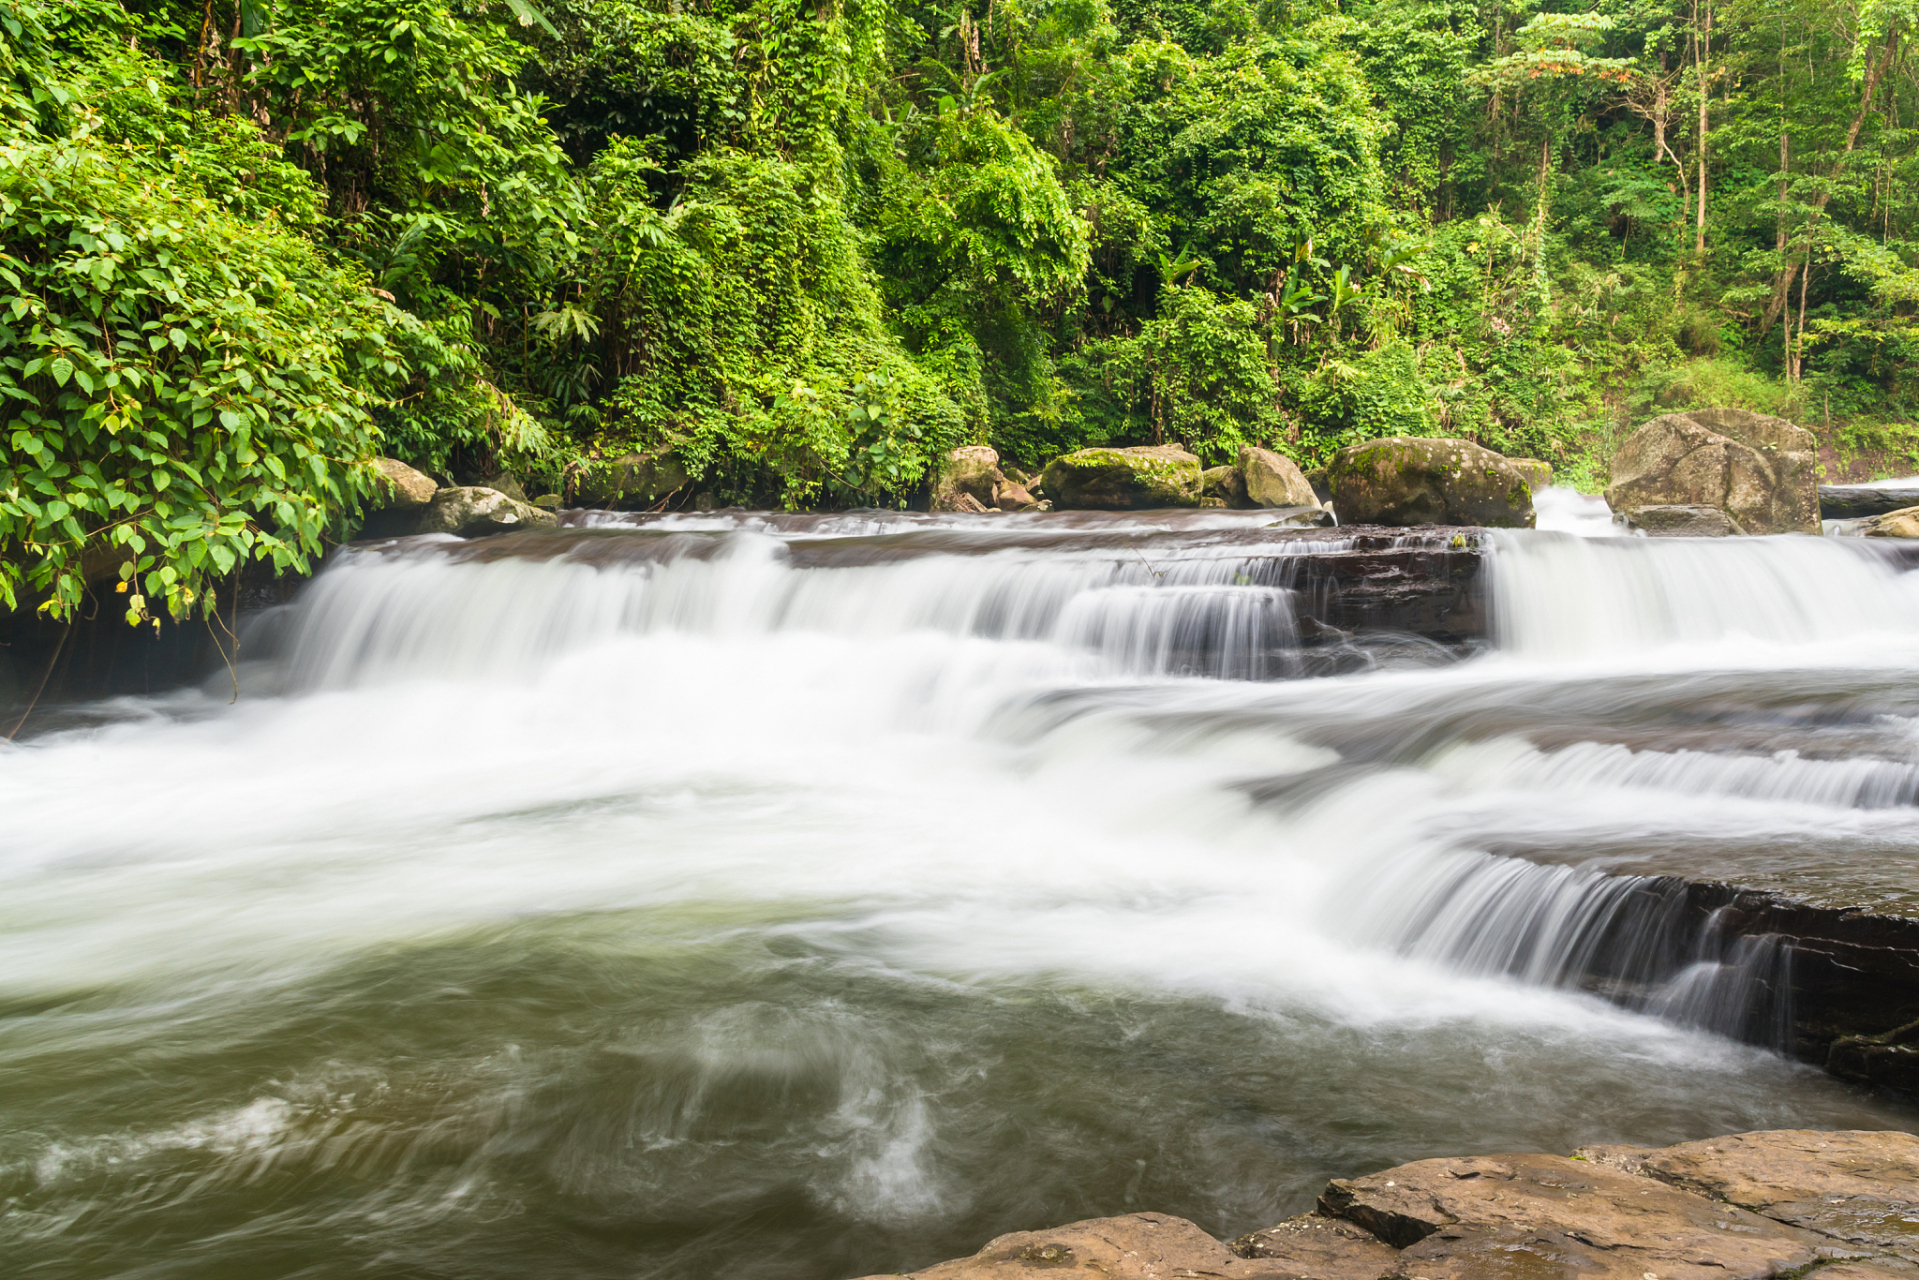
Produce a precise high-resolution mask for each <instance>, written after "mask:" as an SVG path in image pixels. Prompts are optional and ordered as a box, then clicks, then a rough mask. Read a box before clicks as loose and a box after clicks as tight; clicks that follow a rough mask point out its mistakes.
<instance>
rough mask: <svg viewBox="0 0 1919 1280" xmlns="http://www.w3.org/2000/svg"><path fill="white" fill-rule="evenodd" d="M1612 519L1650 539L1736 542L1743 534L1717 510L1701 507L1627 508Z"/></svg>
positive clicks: (1742, 530)
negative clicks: (1716, 539) (1704, 539)
mask: <svg viewBox="0 0 1919 1280" xmlns="http://www.w3.org/2000/svg"><path fill="white" fill-rule="evenodd" d="M1616 518H1617V519H1619V520H1620V521H1621V522H1622V523H1624V524H1625V526H1626V527H1627V528H1629V529H1637V530H1638V531H1640V532H1641V533H1644V534H1646V535H1647V536H1648V537H1653V538H1738V537H1743V536H1745V532H1746V531H1745V530H1744V529H1742V528H1740V527H1739V522H1738V521H1737V520H1734V519H1733V518H1732V517H1731V516H1729V515H1727V514H1726V513H1725V512H1723V511H1721V510H1720V509H1719V508H1718V507H1708V506H1703V505H1699V506H1673V507H1629V508H1627V509H1626V510H1624V511H1621V512H1619V513H1618V515H1617V517H1616Z"/></svg>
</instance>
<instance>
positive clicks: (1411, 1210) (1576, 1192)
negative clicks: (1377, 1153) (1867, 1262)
mask: <svg viewBox="0 0 1919 1280" xmlns="http://www.w3.org/2000/svg"><path fill="white" fill-rule="evenodd" d="M1319 1208H1320V1212H1321V1213H1322V1214H1325V1215H1326V1216H1329V1217H1340V1218H1344V1219H1346V1220H1347V1221H1349V1222H1355V1223H1358V1224H1359V1225H1360V1226H1362V1227H1365V1228H1366V1229H1367V1230H1369V1231H1371V1232H1372V1233H1373V1234H1374V1235H1376V1236H1378V1237H1379V1238H1380V1239H1381V1240H1384V1241H1385V1242H1386V1243H1388V1244H1390V1245H1394V1246H1396V1247H1398V1248H1400V1249H1403V1250H1404V1252H1403V1253H1401V1254H1400V1255H1399V1258H1398V1259H1397V1261H1396V1263H1395V1265H1394V1266H1393V1268H1392V1269H1391V1270H1390V1271H1388V1272H1386V1273H1384V1274H1387V1275H1391V1276H1420V1277H1424V1278H1425V1280H1442V1278H1445V1280H1478V1278H1480V1277H1486V1276H1500V1275H1507V1276H1522V1275H1523V1276H1540V1277H1548V1276H1565V1277H1569V1278H1570V1277H1572V1276H1580V1277H1604V1278H1605V1280H1641V1278H1642V1277H1644V1276H1647V1275H1656V1276H1659V1277H1661V1280H1708V1278H1710V1280H1733V1278H1734V1277H1751V1278H1752V1280H1759V1278H1760V1277H1772V1276H1784V1275H1789V1274H1792V1273H1795V1272H1797V1271H1798V1270H1799V1269H1801V1268H1804V1267H1809V1266H1811V1265H1812V1264H1813V1263H1815V1262H1819V1261H1823V1260H1827V1259H1831V1258H1836V1257H1845V1256H1854V1257H1856V1256H1858V1251H1856V1250H1855V1251H1852V1253H1850V1254H1848V1253H1847V1252H1846V1251H1845V1250H1843V1249H1840V1250H1833V1249H1822V1248H1821V1246H1822V1245H1824V1244H1826V1243H1828V1242H1825V1241H1822V1240H1821V1239H1820V1238H1819V1237H1817V1236H1815V1235H1813V1234H1812V1233H1810V1232H1807V1231H1801V1230H1798V1229H1797V1228H1794V1227H1789V1226H1786V1225H1784V1224H1783V1223H1778V1222H1774V1221H1772V1220H1770V1219H1768V1218H1763V1217H1760V1216H1759V1215H1758V1214H1756V1213H1752V1212H1750V1211H1748V1210H1745V1209H1739V1208H1735V1207H1733V1206H1731V1205H1725V1204H1715V1203H1713V1202H1712V1201H1710V1200H1707V1199H1705V1198H1704V1197H1702V1196H1698V1195H1694V1194H1691V1193H1689V1192H1685V1191H1680V1190H1678V1189H1676V1188H1673V1187H1669V1186H1665V1185H1663V1184H1661V1183H1658V1182H1653V1181H1651V1180H1649V1179H1647V1178H1644V1177H1639V1176H1635V1175H1633V1174H1630V1173H1625V1172H1622V1171H1620V1170H1618V1169H1612V1168H1608V1167H1606V1166H1604V1165H1600V1164H1595V1163H1592V1162H1589V1161H1584V1160H1571V1159H1568V1158H1566V1157H1564V1156H1549V1155H1497V1156H1469V1157H1465V1158H1449V1159H1438V1160H1418V1161H1415V1162H1413V1163H1412V1164H1405V1165H1400V1166H1399V1167H1398V1168H1396V1169H1388V1170H1386V1171H1384V1172H1383V1173H1375V1174H1369V1175H1367V1176H1366V1177H1363V1178H1352V1179H1336V1180H1334V1181H1333V1182H1332V1183H1330V1184H1328V1186H1327V1188H1326V1191H1325V1193H1324V1194H1323V1195H1321V1196H1320V1200H1319Z"/></svg>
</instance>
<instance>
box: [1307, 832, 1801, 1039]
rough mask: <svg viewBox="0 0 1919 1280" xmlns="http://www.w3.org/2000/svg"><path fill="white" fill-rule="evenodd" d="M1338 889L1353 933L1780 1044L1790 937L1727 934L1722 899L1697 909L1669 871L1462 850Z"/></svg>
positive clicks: (1493, 973) (1468, 967)
mask: <svg viewBox="0 0 1919 1280" xmlns="http://www.w3.org/2000/svg"><path fill="white" fill-rule="evenodd" d="M1340 896H1341V898H1342V899H1343V904H1342V909H1341V914H1342V916H1343V917H1344V919H1345V921H1346V927H1347V928H1348V929H1350V930H1351V932H1352V934H1353V936H1355V937H1357V938H1360V939H1363V940H1364V941H1366V942H1368V943H1371V944H1372V945H1376V946H1384V947H1388V948H1391V949H1392V950H1394V951H1397V952H1398V953H1399V954H1401V955H1405V956H1409V957H1413V958H1416V959H1419V960H1423V961H1426V962H1429V963H1434V964H1439V965H1442V966H1444V967H1446V968H1449V969H1452V970H1455V971H1457V972H1461V973H1466V974H1471V975H1474V976H1477V977H1508V978H1516V979H1519V980H1520V981H1523V982H1526V983H1530V984H1533V985H1536V986H1546V987H1565V988H1574V989H1580V990H1589V991H1594V992H1597V993H1599V994H1602V995H1604V996H1606V997H1607V998H1609V999H1611V1000H1613V1001H1615V1002H1617V1003H1620V1004H1623V1005H1626V1006H1627V1007H1628V1008H1632V1009H1637V1010H1640V1011H1643V1012H1646V1013H1650V1014H1653V1015H1655V1016H1658V1017H1661V1018H1665V1019H1667V1020H1668V1021H1672V1022H1677V1023H1679V1024H1681V1025H1684V1026H1691V1027H1697V1028H1699V1029H1701V1030H1704V1031H1711V1032H1714V1033H1716V1034H1719V1035H1724V1036H1728V1037H1731V1038H1733V1039H1738V1040H1744V1041H1747V1042H1749V1043H1753V1044H1758V1045H1762V1046H1764V1047H1766V1048H1769V1049H1775V1050H1785V1049H1788V1048H1789V1047H1790V1045H1791V1030H1792V985H1791V972H1792V967H1791V966H1792V953H1791V946H1790V944H1789V943H1788V942H1787V941H1785V940H1784V939H1781V938H1778V937H1774V936H1770V935H1765V936H1751V935H1744V934H1740V933H1738V932H1736V931H1735V930H1733V929H1732V928H1731V927H1730V925H1731V923H1732V913H1731V912H1729V911H1728V910H1727V909H1726V908H1724V907H1719V908H1714V909H1710V910H1706V911H1704V912H1703V914H1702V910H1701V907H1700V904H1699V897H1700V896H1701V895H1700V891H1699V890H1697V889H1695V888H1694V887H1692V886H1689V885H1687V884H1685V883H1684V882H1681V881H1678V880H1674V879H1671V878H1668V877H1663V876H1619V875H1606V874H1603V873H1600V872H1595V871H1591V870H1587V869H1584V868H1579V867H1569V866H1553V865H1545V864H1540V863H1534V862H1528V861H1525V860H1523V859H1518V858H1503V857H1495V856H1492V855H1489V854H1484V853H1477V852H1467V851H1459V852H1453V853H1448V854H1441V855H1433V854H1430V853H1422V854H1419V855H1416V856H1412V857H1407V858H1405V859H1403V860H1401V861H1400V862H1399V864H1398V865H1395V866H1393V867H1391V868H1390V870H1388V871H1385V872H1384V873H1382V872H1381V871H1380V870H1379V869H1378V868H1373V869H1370V870H1369V872H1368V874H1366V875H1365V876H1364V877H1363V878H1358V877H1355V878H1353V879H1352V880H1350V881H1348V882H1346V883H1345V884H1344V885H1343V886H1342V892H1341V895H1340Z"/></svg>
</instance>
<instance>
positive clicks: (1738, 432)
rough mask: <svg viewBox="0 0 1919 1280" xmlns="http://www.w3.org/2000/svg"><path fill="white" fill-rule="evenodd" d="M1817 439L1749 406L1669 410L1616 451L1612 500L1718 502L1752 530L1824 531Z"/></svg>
mask: <svg viewBox="0 0 1919 1280" xmlns="http://www.w3.org/2000/svg"><path fill="white" fill-rule="evenodd" d="M1817 463H1818V454H1817V441H1816V440H1815V439H1814V437H1813V435H1812V433H1811V432H1810V431H1807V430H1805V429H1804V428H1801V427H1797V426H1794V425H1793V424H1792V423H1790V422H1787V421H1786V420H1785V419H1783V418H1772V417H1768V416H1766V415H1765V414H1760V413H1750V412H1748V411H1746V410H1744V409H1699V410H1695V411H1693V412H1691V413H1669V414H1665V415H1664V416H1662V417H1658V418H1654V419H1653V420H1652V421H1650V422H1648V423H1646V424H1645V425H1644V426H1642V427H1640V428H1639V429H1638V430H1637V431H1635V432H1633V433H1632V435H1630V436H1628V437H1627V438H1626V441H1625V443H1623V444H1622V445H1620V446H1619V448H1618V450H1617V451H1615V452H1614V454H1613V458H1612V483H1611V484H1610V485H1608V486H1607V488H1606V503H1607V505H1608V506H1610V507H1611V508H1612V509H1613V510H1614V511H1626V510H1631V509H1634V508H1639V507H1659V506H1708V507H1717V508H1719V509H1720V510H1722V511H1724V512H1725V513H1726V514H1727V515H1729V516H1731V517H1732V519H1733V520H1735V521H1737V522H1738V524H1739V526H1740V527H1741V528H1742V529H1744V530H1745V531H1746V532H1747V533H1754V534H1765V533H1818V532H1819V497H1818V492H1817V481H1816V478H1815V471H1814V468H1815V466H1816V465H1817Z"/></svg>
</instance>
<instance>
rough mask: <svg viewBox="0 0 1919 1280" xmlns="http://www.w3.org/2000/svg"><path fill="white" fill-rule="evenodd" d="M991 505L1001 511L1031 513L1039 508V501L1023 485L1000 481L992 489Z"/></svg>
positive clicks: (1010, 481)
mask: <svg viewBox="0 0 1919 1280" xmlns="http://www.w3.org/2000/svg"><path fill="white" fill-rule="evenodd" d="M993 505H994V506H996V507H998V508H999V509H1000V510H1001V511H1031V510H1033V509H1034V508H1035V507H1037V506H1039V499H1038V498H1035V497H1034V496H1033V495H1032V493H1031V492H1030V491H1029V490H1028V489H1027V488H1026V486H1025V485H1023V484H1017V483H1015V482H1014V481H1012V480H1002V481H1000V482H999V484H998V485H997V486H995V487H994V489H993Z"/></svg>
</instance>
